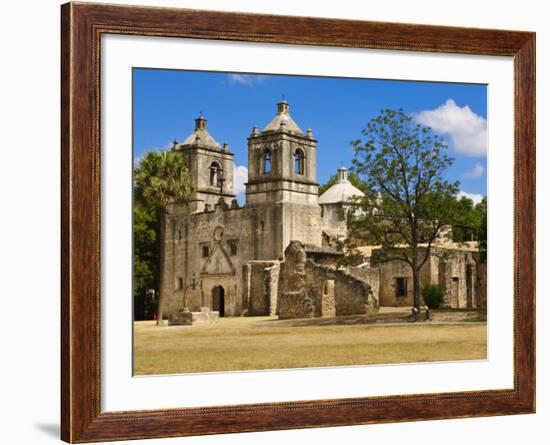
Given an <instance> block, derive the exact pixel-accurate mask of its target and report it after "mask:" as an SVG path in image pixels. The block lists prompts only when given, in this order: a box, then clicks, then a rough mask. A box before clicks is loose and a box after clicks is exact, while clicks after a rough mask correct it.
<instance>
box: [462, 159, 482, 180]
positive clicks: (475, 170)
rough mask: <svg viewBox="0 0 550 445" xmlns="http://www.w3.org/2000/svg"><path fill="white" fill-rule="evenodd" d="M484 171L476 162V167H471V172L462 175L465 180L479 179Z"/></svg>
mask: <svg viewBox="0 0 550 445" xmlns="http://www.w3.org/2000/svg"><path fill="white" fill-rule="evenodd" d="M484 171H485V169H484V168H483V165H481V163H480V162H476V165H474V166H473V167H472V169H471V170H468V171H467V172H466V173H464V177H465V178H479V177H480V176H481V175H482V174H483V172H484Z"/></svg>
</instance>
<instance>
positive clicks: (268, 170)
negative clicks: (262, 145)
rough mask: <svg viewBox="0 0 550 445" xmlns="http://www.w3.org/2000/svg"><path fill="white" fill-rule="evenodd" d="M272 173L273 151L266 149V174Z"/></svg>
mask: <svg viewBox="0 0 550 445" xmlns="http://www.w3.org/2000/svg"><path fill="white" fill-rule="evenodd" d="M269 173H271V152H270V151H269V150H266V151H265V152H264V175H269Z"/></svg>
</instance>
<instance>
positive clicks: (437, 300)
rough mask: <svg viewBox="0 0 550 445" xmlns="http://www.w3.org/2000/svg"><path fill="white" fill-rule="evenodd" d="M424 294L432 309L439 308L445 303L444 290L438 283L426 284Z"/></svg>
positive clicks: (427, 303) (427, 304)
mask: <svg viewBox="0 0 550 445" xmlns="http://www.w3.org/2000/svg"><path fill="white" fill-rule="evenodd" d="M422 296H423V297H424V303H426V306H428V307H429V308H430V309H437V308H438V307H439V306H441V303H443V290H442V289H441V288H440V287H439V286H438V285H437V284H426V285H425V286H424V287H423V288H422Z"/></svg>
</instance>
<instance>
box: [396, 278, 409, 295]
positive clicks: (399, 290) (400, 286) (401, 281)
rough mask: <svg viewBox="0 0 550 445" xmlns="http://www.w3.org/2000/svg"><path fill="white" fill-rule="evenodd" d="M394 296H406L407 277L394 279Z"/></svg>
mask: <svg viewBox="0 0 550 445" xmlns="http://www.w3.org/2000/svg"><path fill="white" fill-rule="evenodd" d="M395 296H396V297H406V296H407V278H405V277H398V278H396V279H395Z"/></svg>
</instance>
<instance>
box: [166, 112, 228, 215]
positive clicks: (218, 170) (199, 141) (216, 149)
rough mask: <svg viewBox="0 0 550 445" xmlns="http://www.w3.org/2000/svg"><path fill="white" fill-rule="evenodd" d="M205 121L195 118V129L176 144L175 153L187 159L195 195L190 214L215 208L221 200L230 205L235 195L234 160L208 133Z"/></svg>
mask: <svg viewBox="0 0 550 445" xmlns="http://www.w3.org/2000/svg"><path fill="white" fill-rule="evenodd" d="M206 123H207V121H206V119H205V118H204V117H203V116H202V113H201V115H200V116H199V117H198V118H197V119H195V130H193V132H192V133H191V134H190V135H189V136H188V137H187V138H186V139H185V140H184V141H183V142H182V143H181V144H178V143H177V141H174V146H173V147H172V150H176V151H180V152H181V153H182V155H183V156H184V157H185V159H186V160H187V165H188V168H189V173H190V175H191V182H192V184H193V195H192V196H191V198H190V200H189V208H190V211H191V212H203V211H205V210H208V209H212V210H213V209H214V206H215V205H216V204H217V203H218V202H219V200H220V198H222V199H223V200H224V201H225V202H226V203H227V204H228V205H229V204H230V203H231V200H232V199H234V198H235V195H234V194H233V158H234V155H233V153H231V152H230V151H229V148H228V146H227V144H223V146H222V145H220V144H219V143H218V142H217V141H216V140H215V139H214V138H213V137H212V136H211V135H210V133H209V132H208V129H207V126H206Z"/></svg>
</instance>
